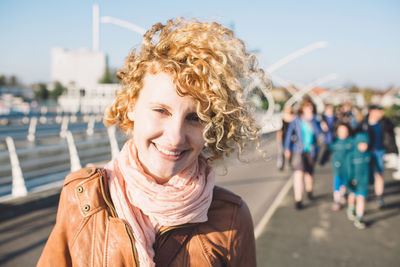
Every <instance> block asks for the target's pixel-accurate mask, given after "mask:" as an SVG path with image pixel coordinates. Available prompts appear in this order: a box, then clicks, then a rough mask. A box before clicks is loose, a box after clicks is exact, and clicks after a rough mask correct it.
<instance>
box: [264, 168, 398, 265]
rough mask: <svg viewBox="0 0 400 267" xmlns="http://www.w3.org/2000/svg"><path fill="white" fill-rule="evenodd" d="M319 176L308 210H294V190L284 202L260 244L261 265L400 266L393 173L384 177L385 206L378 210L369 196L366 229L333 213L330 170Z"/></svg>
mask: <svg viewBox="0 0 400 267" xmlns="http://www.w3.org/2000/svg"><path fill="white" fill-rule="evenodd" d="M315 177H316V179H315V190H314V193H315V196H316V199H315V200H314V201H312V202H310V201H305V202H304V204H305V208H304V209H303V210H301V211H297V210H295V209H294V200H293V190H290V191H289V193H288V194H287V195H286V196H285V197H284V198H283V200H282V202H281V203H280V205H279V207H278V208H277V209H276V211H275V213H274V215H273V216H272V218H271V220H270V221H269V223H268V225H267V226H266V227H265V228H264V231H263V232H262V234H261V235H260V237H259V238H258V240H257V262H258V266H260V267H262V266H274V267H275V266H285V267H286V266H296V267H301V266H307V267H309V266H324V267H325V266H328V267H329V266H362V267H367V266H382V267H386V266H388V267H389V266H400V181H396V180H393V178H392V174H391V171H389V170H387V171H385V175H384V178H385V182H386V185H385V203H386V207H385V208H384V209H383V210H379V209H377V206H376V205H375V202H374V201H373V200H372V197H370V199H369V202H368V203H367V207H366V217H365V219H366V221H367V223H368V227H367V228H366V229H364V230H358V229H357V228H355V227H354V225H353V223H352V222H351V221H349V220H348V219H347V217H346V213H345V209H343V210H341V211H339V212H334V211H332V209H331V205H332V193H331V192H332V191H331V188H332V171H331V168H330V166H326V167H323V168H321V167H320V168H317V169H316V173H315ZM370 196H373V194H372V192H371V194H370Z"/></svg>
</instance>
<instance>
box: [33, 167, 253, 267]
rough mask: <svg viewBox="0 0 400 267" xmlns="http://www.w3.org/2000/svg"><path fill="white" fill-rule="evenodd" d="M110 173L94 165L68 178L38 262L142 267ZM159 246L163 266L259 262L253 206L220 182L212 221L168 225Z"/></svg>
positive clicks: (158, 256)
mask: <svg viewBox="0 0 400 267" xmlns="http://www.w3.org/2000/svg"><path fill="white" fill-rule="evenodd" d="M105 175H106V174H105V171H104V170H103V169H98V168H97V169H96V168H94V167H92V168H84V169H81V170H79V171H76V172H73V173H71V174H69V175H68V176H67V177H66V179H65V183H64V187H63V190H62V192H61V195H60V203H59V207H58V213H57V220H56V224H55V226H54V229H53V231H52V232H51V234H50V237H49V239H48V241H47V243H46V246H45V248H44V250H43V252H42V255H41V257H40V259H39V262H38V264H37V266H57V267H58V266H112V267H118V266H139V264H138V257H137V252H136V249H135V241H134V239H133V235H132V233H131V231H130V228H129V227H128V225H127V224H126V223H124V221H123V220H121V219H119V218H118V217H117V215H116V212H115V209H114V206H113V204H112V202H111V199H110V196H109V192H108V186H107V179H106V176H105ZM154 249H155V255H156V256H155V258H154V261H155V262H156V265H157V266H180V267H181V266H246V267H251V266H256V257H255V240H254V232H253V223H252V219H251V215H250V212H249V209H248V207H247V206H246V204H245V202H244V201H243V200H242V199H241V198H240V197H239V196H237V195H235V194H233V193H231V192H229V191H227V190H225V189H223V188H220V187H217V186H216V187H215V188H214V193H213V200H212V203H211V206H210V209H209V211H208V221H207V222H204V223H197V224H186V225H180V226H175V227H164V228H162V229H161V230H160V232H159V233H158V234H157V236H156V242H155V244H154Z"/></svg>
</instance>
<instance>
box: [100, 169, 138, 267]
mask: <svg viewBox="0 0 400 267" xmlns="http://www.w3.org/2000/svg"><path fill="white" fill-rule="evenodd" d="M97 172H98V173H99V174H100V177H101V183H100V187H101V194H102V195H103V199H104V201H105V202H106V204H107V206H108V207H109V208H110V211H111V215H112V216H113V217H115V218H118V215H117V212H116V210H115V208H114V206H113V204H112V203H111V202H110V200H109V199H108V198H107V196H106V194H105V191H104V176H105V175H104V174H103V171H102V170H101V169H97ZM124 225H125V229H126V231H127V233H128V236H129V239H130V241H131V245H132V250H133V251H132V252H133V258H134V260H135V264H136V266H137V267H139V266H140V264H139V260H138V255H137V250H136V246H135V238H134V237H133V234H132V231H131V229H130V227H129V226H128V224H126V223H124Z"/></svg>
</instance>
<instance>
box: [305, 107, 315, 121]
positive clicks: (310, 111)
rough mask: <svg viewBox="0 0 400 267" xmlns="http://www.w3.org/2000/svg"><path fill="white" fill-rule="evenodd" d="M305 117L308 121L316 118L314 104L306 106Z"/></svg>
mask: <svg viewBox="0 0 400 267" xmlns="http://www.w3.org/2000/svg"><path fill="white" fill-rule="evenodd" d="M303 116H304V118H305V119H307V120H312V119H313V118H314V107H313V105H312V104H306V105H305V106H304V107H303Z"/></svg>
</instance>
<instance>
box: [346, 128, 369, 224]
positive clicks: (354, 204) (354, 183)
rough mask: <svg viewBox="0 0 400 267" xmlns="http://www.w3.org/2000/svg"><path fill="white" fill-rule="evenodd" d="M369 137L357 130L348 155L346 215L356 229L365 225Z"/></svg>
mask: <svg viewBox="0 0 400 267" xmlns="http://www.w3.org/2000/svg"><path fill="white" fill-rule="evenodd" d="M369 141H370V140H369V137H368V135H367V134H366V133H364V132H359V133H357V134H356V136H355V137H354V149H353V151H352V152H351V153H350V155H349V157H348V158H349V168H348V171H349V174H348V179H347V183H346V184H347V187H348V189H349V191H350V194H349V197H348V209H347V217H348V218H349V219H350V220H354V225H355V226H356V227H357V228H358V229H364V228H365V227H366V225H365V222H364V212H365V199H366V198H367V195H368V186H369V174H370V168H369V165H370V162H371V152H370V151H368V143H369Z"/></svg>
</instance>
